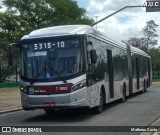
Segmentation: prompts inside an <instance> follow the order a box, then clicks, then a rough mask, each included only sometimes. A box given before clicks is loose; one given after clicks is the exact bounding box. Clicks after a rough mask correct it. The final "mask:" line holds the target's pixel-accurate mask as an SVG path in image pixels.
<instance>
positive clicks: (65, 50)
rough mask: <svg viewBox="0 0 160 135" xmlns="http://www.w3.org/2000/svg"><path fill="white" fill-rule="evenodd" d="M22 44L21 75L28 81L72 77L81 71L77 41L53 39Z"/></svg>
mask: <svg viewBox="0 0 160 135" xmlns="http://www.w3.org/2000/svg"><path fill="white" fill-rule="evenodd" d="M44 41H45V42H35V41H34V42H31V43H28V42H27V43H25V44H22V69H21V74H22V76H24V77H25V78H28V79H49V78H59V77H67V76H70V75H74V74H76V73H78V72H80V70H81V69H82V68H81V66H82V64H81V56H80V41H79V39H68V40H67V39H65V40H60V39H54V38H52V40H49V41H46V40H44Z"/></svg>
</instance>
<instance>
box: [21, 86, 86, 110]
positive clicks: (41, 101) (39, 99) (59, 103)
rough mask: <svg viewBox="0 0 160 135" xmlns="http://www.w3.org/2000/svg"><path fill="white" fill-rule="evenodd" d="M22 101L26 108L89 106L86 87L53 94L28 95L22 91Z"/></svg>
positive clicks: (23, 106)
mask: <svg viewBox="0 0 160 135" xmlns="http://www.w3.org/2000/svg"><path fill="white" fill-rule="evenodd" d="M21 103H22V108H23V109H24V110H34V109H45V108H78V107H89V101H88V98H87V89H86V88H82V89H81V90H77V91H75V92H71V93H66V94H53V95H28V94H25V93H23V92H21Z"/></svg>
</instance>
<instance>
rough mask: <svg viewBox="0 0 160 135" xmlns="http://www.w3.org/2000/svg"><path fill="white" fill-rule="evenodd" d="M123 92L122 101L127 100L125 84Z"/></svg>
mask: <svg viewBox="0 0 160 135" xmlns="http://www.w3.org/2000/svg"><path fill="white" fill-rule="evenodd" d="M122 92H123V93H122V98H121V100H120V102H121V103H123V102H125V100H126V87H125V85H124V86H123V91H122Z"/></svg>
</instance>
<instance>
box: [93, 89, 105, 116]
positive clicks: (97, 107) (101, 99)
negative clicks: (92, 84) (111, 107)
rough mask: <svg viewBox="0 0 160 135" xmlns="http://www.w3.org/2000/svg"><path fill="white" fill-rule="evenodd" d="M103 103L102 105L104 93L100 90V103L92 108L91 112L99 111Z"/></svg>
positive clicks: (96, 112)
mask: <svg viewBox="0 0 160 135" xmlns="http://www.w3.org/2000/svg"><path fill="white" fill-rule="evenodd" d="M103 105H104V95H103V92H102V90H101V92H100V105H99V106H96V107H94V108H93V113H95V114H99V113H101V112H102V110H103Z"/></svg>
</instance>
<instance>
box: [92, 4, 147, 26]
mask: <svg viewBox="0 0 160 135" xmlns="http://www.w3.org/2000/svg"><path fill="white" fill-rule="evenodd" d="M137 7H144V6H141V5H137V6H125V7H123V8H121V9H119V10H117V11H115V12H113V13H112V14H110V15H108V16H106V17H104V18H102V19H101V20H99V21H97V22H95V23H93V24H91V26H94V25H97V24H98V23H100V22H102V21H104V20H105V19H107V18H109V17H111V16H113V15H114V14H116V13H118V12H120V11H122V10H124V9H126V8H137Z"/></svg>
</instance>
